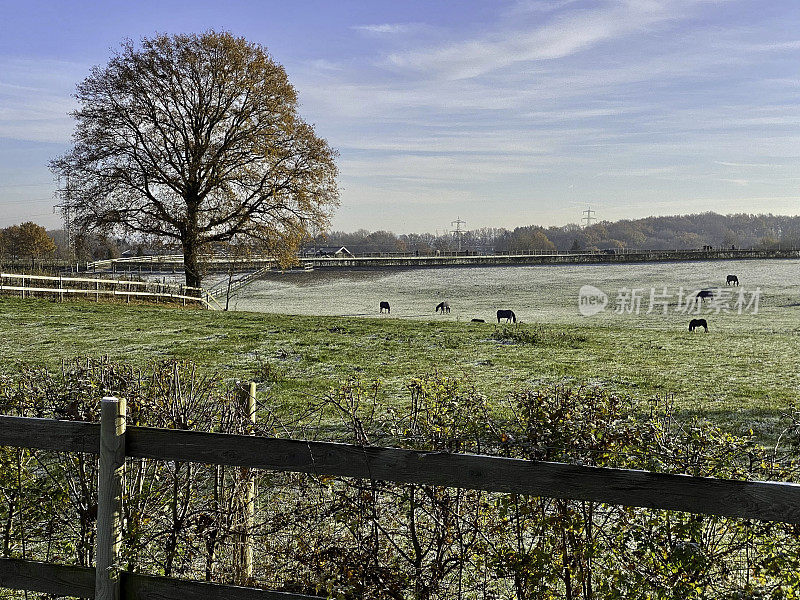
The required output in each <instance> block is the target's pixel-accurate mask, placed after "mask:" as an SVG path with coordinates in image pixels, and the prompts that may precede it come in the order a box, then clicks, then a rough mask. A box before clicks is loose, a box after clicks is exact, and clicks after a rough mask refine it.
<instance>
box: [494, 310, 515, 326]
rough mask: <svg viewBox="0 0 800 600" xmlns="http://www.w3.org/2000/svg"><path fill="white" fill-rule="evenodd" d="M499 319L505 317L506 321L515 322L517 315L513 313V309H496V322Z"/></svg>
mask: <svg viewBox="0 0 800 600" xmlns="http://www.w3.org/2000/svg"><path fill="white" fill-rule="evenodd" d="M500 319H505V320H506V323H516V322H517V315H515V314H514V311H513V310H502V309H500V310H498V311H497V322H498V323H499V322H500Z"/></svg>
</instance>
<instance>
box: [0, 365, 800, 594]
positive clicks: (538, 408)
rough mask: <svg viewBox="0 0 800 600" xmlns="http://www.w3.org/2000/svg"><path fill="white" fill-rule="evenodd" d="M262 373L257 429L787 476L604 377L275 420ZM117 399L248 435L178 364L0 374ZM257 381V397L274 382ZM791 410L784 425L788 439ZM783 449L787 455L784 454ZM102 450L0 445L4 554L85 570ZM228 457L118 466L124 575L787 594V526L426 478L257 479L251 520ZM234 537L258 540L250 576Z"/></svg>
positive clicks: (440, 382)
mask: <svg viewBox="0 0 800 600" xmlns="http://www.w3.org/2000/svg"><path fill="white" fill-rule="evenodd" d="M266 388H268V384H263V385H262V386H261V394H260V397H261V399H262V402H263V404H262V409H261V410H260V414H259V423H258V425H257V426H256V427H255V432H256V433H258V434H263V435H288V436H292V437H297V438H300V437H303V438H309V437H314V434H315V431H319V430H318V429H315V428H314V425H315V424H319V423H320V421H322V422H323V423H325V424H326V427H325V428H324V429H323V430H322V431H323V433H322V434H321V435H322V437H323V438H327V439H331V438H336V439H339V440H341V441H347V442H352V443H357V444H361V445H365V446H369V445H396V446H403V447H412V448H417V449H421V450H428V451H433V452H436V451H445V452H463V451H478V452H481V453H490V454H492V453H493V454H499V455H502V456H508V457H515V458H525V459H533V460H548V461H560V462H574V461H578V462H580V463H581V464H585V465H592V466H600V467H602V466H608V467H623V468H643V469H647V470H651V471H660V472H670V473H684V474H688V475H694V476H714V477H725V478H732V479H761V480H770V479H785V478H792V477H796V475H797V465H796V463H795V462H794V461H793V460H792V456H793V454H794V452H787V453H786V454H785V455H782V454H780V453H779V452H778V450H779V448H772V449H771V450H765V449H761V448H759V447H757V446H756V445H754V444H753V443H752V442H751V441H750V440H747V439H742V438H738V437H736V436H732V435H729V434H726V433H724V432H722V431H720V430H718V429H716V428H715V427H713V426H711V425H709V424H708V423H705V422H702V421H693V422H689V423H686V422H684V423H682V422H680V421H679V420H677V419H676V416H675V414H674V412H673V411H672V410H671V408H670V407H669V405H667V404H652V405H650V406H645V407H640V406H634V405H633V404H632V403H631V402H630V401H629V400H627V399H625V398H622V397H619V396H615V395H613V394H610V393H608V392H606V391H604V390H603V389H601V388H596V387H591V388H587V387H565V386H545V387H540V388H534V389H520V390H518V391H517V392H515V393H513V394H511V395H510V396H508V397H507V398H492V399H487V398H486V397H484V396H482V395H481V394H479V393H477V392H476V391H475V389H473V388H471V387H470V386H469V384H468V383H466V382H465V381H464V380H463V377H458V378H455V379H454V378H448V377H443V376H441V375H439V374H436V373H431V374H423V375H422V376H419V377H415V378H412V379H410V380H409V381H408V385H407V389H408V394H409V398H408V404H407V406H405V407H404V408H403V410H394V409H387V408H386V407H385V406H383V405H382V403H381V401H380V399H381V389H380V386H379V385H378V384H377V383H363V382H359V381H357V380H351V381H348V382H345V383H343V384H342V385H340V386H339V387H338V388H334V389H332V390H331V391H330V393H329V394H328V396H327V397H326V398H322V399H319V400H318V403H317V404H316V405H315V406H312V409H311V410H310V411H309V413H308V414H306V416H305V418H303V419H297V418H296V417H292V418H291V419H290V420H289V421H288V422H282V421H281V420H280V419H279V418H278V417H276V414H275V412H273V410H272V409H275V408H277V407H276V406H275V405H274V403H273V402H271V401H270V400H269V396H268V393H267V389H266ZM107 393H114V394H117V395H123V396H125V397H126V398H127V401H128V407H129V418H130V419H131V421H132V422H133V423H136V424H137V425H145V426H155V427H168V428H176V429H199V430H207V431H217V432H228V433H246V432H249V431H251V426H250V424H249V422H248V418H247V414H246V410H245V408H244V405H243V403H242V402H240V398H239V396H238V392H237V390H236V389H235V388H229V387H226V386H224V385H222V384H221V383H220V382H219V381H217V380H214V379H209V378H206V377H201V376H199V375H198V374H197V373H196V371H195V370H194V368H193V367H192V366H191V365H188V364H180V363H164V364H160V365H156V366H154V367H153V368H151V369H148V370H146V371H143V372H140V371H136V370H133V369H131V368H129V367H126V366H124V365H117V364H110V363H107V362H100V363H98V362H92V361H86V360H83V361H80V362H78V363H76V364H75V365H74V366H73V367H72V368H71V369H70V368H65V369H64V370H61V371H59V372H58V373H56V374H49V373H47V372H44V371H42V370H30V371H24V372H22V373H20V374H19V375H17V376H13V377H8V376H4V377H2V378H0V408H1V409H2V412H3V413H6V414H20V415H26V416H37V417H47V418H53V417H56V418H61V419H79V420H90V421H91V420H96V419H97V416H98V398H99V397H100V396H102V395H104V394H107ZM265 394H266V395H265ZM797 431H798V427H797V423H793V422H792V420H791V419H787V430H786V432H785V434H784V436H782V438H781V439H782V442H783V444H784V445H785V446H787V448H786V450H793V451H796V449H797V446H796V442H797V441H798V437H797ZM789 446H791V448H789ZM96 469H97V464H96V459H95V458H92V457H89V456H85V455H62V456H58V455H54V454H52V453H47V452H36V453H33V452H29V451H24V450H19V449H13V448H2V449H0V535H1V536H2V555H3V556H6V557H26V558H29V559H39V560H46V561H51V562H69V563H76V564H81V565H89V564H91V562H92V560H93V556H92V552H93V547H94V538H93V536H94V520H95V519H96V507H97V489H96V482H97V472H96ZM245 477H246V473H245V472H244V471H243V470H241V469H238V468H228V467H221V466H217V467H213V466H204V465H195V464H187V463H175V462H158V461H151V460H144V459H141V460H140V459H129V460H128V461H127V466H126V483H125V485H126V489H125V494H124V497H125V506H124V514H125V519H124V523H125V525H124V541H123V550H122V557H123V558H122V562H123V565H124V568H126V569H128V570H133V571H139V572H145V573H152V574H162V575H167V576H173V577H176V576H177V577H184V578H193V579H205V580H208V581H219V582H228V583H231V582H233V583H249V584H254V583H255V584H259V585H264V586H265V587H268V588H271V589H279V590H283V591H291V592H300V593H306V594H311V595H322V596H326V597H331V598H364V599H371V598H374V599H378V598H396V599H398V600H399V599H406V598H411V599H415V600H433V599H458V600H462V599H476V600H490V599H496V598H516V599H519V600H522V599H530V598H536V599H543V600H555V599H565V600H578V599H585V600H591V599H599V598H604V599H625V600H634V599H637V600H638V599H641V598H663V599H669V600H679V599H680V600H684V599H686V598H692V599H695V600H700V599H709V600H710V599H712V598H713V599H719V598H724V599H731V600H732V599H734V598H797V597H798V593H800V577H798V573H800V542H799V541H798V540H800V538H798V536H797V532H796V527H794V526H789V525H783V524H778V523H759V522H752V521H746V520H741V519H725V518H719V517H708V516H701V515H689V514H682V513H675V512H671V511H654V510H646V509H632V508H626V507H620V506H607V505H602V504H596V503H591V502H579V501H567V500H553V499H546V498H536V497H532V496H525V495H514V494H494V493H486V492H480V491H475V490H464V489H453V488H443V487H437V486H428V485H400V484H387V483H385V482H380V481H370V480H353V479H341V478H319V477H313V476H309V475H298V474H279V473H259V474H258V475H257V478H258V479H257V489H258V499H257V505H258V511H257V514H256V518H255V519H254V520H253V521H252V522H250V525H249V526H250V527H251V528H250V529H249V530H248V529H245V527H246V526H247V523H248V521H246V520H245V519H244V518H243V504H244V498H245V489H246V485H245V481H246V479H245ZM245 534H249V536H250V537H251V538H252V539H253V542H254V544H255V553H254V555H255V570H254V572H253V573H252V579H249V580H248V578H247V573H246V572H245V571H244V570H243V563H242V560H241V555H242V542H243V539H244V536H245Z"/></svg>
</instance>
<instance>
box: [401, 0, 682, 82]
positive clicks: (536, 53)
mask: <svg viewBox="0 0 800 600" xmlns="http://www.w3.org/2000/svg"><path fill="white" fill-rule="evenodd" d="M692 4H693V3H692V2H687V1H675V0H673V1H671V2H668V1H663V2H656V1H651V0H638V1H633V0H631V1H623V2H610V3H607V2H604V3H601V4H600V5H599V6H598V7H597V8H594V9H574V10H568V11H565V12H562V13H559V14H557V15H555V16H553V17H552V18H551V19H550V20H549V21H547V22H546V23H544V24H537V25H534V26H532V27H529V28H519V29H516V30H510V31H508V30H506V31H502V32H497V31H496V32H493V33H491V34H488V35H486V36H484V37H479V38H475V39H470V40H464V41H456V42H451V43H448V44H444V45H440V46H435V47H431V48H425V49H420V50H411V51H406V52H396V53H393V54H391V55H389V56H388V58H387V63H388V64H389V65H392V66H394V67H396V68H401V69H411V70H416V71H420V72H425V73H433V74H437V75H438V76H440V77H443V78H445V79H463V78H470V77H478V76H481V75H485V74H487V73H490V72H492V71H496V70H498V69H503V68H505V67H508V66H510V65H514V64H519V63H524V62H533V61H549V60H555V59H559V58H565V57H568V56H571V55H573V54H576V53H578V52H581V51H584V50H587V49H589V48H592V47H594V46H596V45H598V44H600V43H603V42H606V41H610V40H615V39H618V38H621V37H623V36H626V35H630V34H632V33H635V32H640V31H643V30H644V29H645V28H650V27H654V26H657V25H658V24H660V23H664V22H668V21H675V20H678V19H680V18H681V16H682V15H683V14H684V12H685V10H686V9H687V7H689V6H691V5H692Z"/></svg>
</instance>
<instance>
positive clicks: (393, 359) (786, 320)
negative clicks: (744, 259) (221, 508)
mask: <svg viewBox="0 0 800 600" xmlns="http://www.w3.org/2000/svg"><path fill="white" fill-rule="evenodd" d="M765 310H766V312H765V313H763V314H759V315H752V316H750V317H749V318H744V317H741V316H740V317H739V319H740V320H739V321H733V319H734V317H736V315H733V316H730V317H729V321H728V322H725V321H723V320H722V319H717V321H716V322H715V321H714V320H712V329H711V332H710V333H708V334H705V333H694V334H690V333H689V332H688V331H687V330H686V323H685V322H684V321H685V320H684V319H681V320H680V321H678V320H677V319H676V320H675V321H674V324H673V326H672V327H668V326H667V325H666V324H665V322H664V320H663V319H661V318H658V317H657V316H647V315H640V316H639V317H636V318H632V319H629V320H624V319H619V320H617V321H614V320H613V319H611V318H610V317H609V318H606V319H597V320H592V319H580V318H576V320H575V322H574V323H571V324H565V323H556V324H551V323H550V324H549V323H522V324H517V325H512V326H506V327H504V326H499V327H498V326H497V325H496V324H493V323H471V322H465V321H452V320H445V319H441V318H439V319H437V318H435V317H434V316H433V315H432V316H431V317H430V318H426V319H396V318H378V317H377V316H376V317H333V316H289V315H279V314H268V313H247V312H227V313H225V312H214V311H205V310H198V309H182V308H170V307H163V306H150V305H125V304H107V303H99V304H95V303H92V302H82V301H79V302H63V303H58V302H52V301H47V300H21V299H12V298H3V299H0V339H2V343H1V345H0V347H2V356H3V361H2V366H0V371H2V373H5V374H8V373H11V372H13V371H15V370H17V369H19V368H20V367H21V366H22V365H35V366H47V367H51V368H56V367H60V366H61V364H62V362H63V361H70V360H74V359H79V358H80V357H85V356H90V357H100V356H106V355H107V356H109V357H111V358H112V359H115V360H121V361H126V362H129V363H132V364H135V365H145V364H147V363H148V362H149V361H153V360H161V359H170V358H178V359H185V360H191V361H194V362H195V363H197V364H198V365H199V367H200V369H201V370H202V371H203V372H204V373H206V374H212V373H213V374H218V375H219V376H221V377H223V378H224V379H229V380H233V379H241V380H255V381H258V382H259V390H260V391H261V392H262V394H263V399H264V401H265V402H268V403H270V404H272V405H274V406H275V407H279V408H280V409H281V410H282V411H288V412H295V413H299V412H302V411H303V409H304V408H306V407H307V406H308V405H309V404H311V403H313V402H314V401H315V400H317V399H320V398H322V397H324V395H325V394H326V392H327V391H328V390H329V389H330V388H331V387H333V386H336V385H337V384H339V383H341V382H342V381H345V380H347V379H349V378H353V377H355V378H359V379H361V380H363V381H366V382H372V381H379V382H380V384H381V386H380V389H381V395H380V400H381V402H382V403H385V405H387V406H389V405H394V406H399V407H402V406H403V405H404V404H405V403H406V402H407V399H408V394H407V393H406V390H405V386H406V384H407V382H408V381H409V379H410V378H412V377H414V376H418V375H422V374H424V373H428V372H431V371H433V370H438V371H439V372H440V373H442V374H445V375H451V376H454V377H458V378H460V379H463V380H464V381H466V382H468V383H470V384H472V385H474V386H475V387H476V388H477V390H478V391H480V392H481V393H483V394H484V395H486V396H487V397H489V398H491V399H493V400H495V401H497V402H500V401H501V400H502V398H503V397H504V396H505V395H506V394H507V393H508V392H509V391H511V390H514V389H519V388H523V387H527V386H536V385H539V384H541V383H548V382H556V381H568V382H571V383H575V384H581V383H587V384H598V385H603V386H606V387H608V388H610V389H612V390H614V391H617V392H620V393H623V394H629V395H631V396H633V397H634V398H636V399H638V400H642V401H646V400H648V399H651V398H655V397H662V398H663V397H664V396H671V397H673V398H674V402H675V404H676V406H677V407H678V409H679V410H680V411H681V412H683V413H685V414H689V415H700V416H704V417H707V418H709V419H710V420H712V421H714V422H716V423H718V424H720V425H723V426H731V427H732V428H733V429H735V430H745V431H746V430H748V429H750V428H753V429H755V430H756V433H757V434H758V433H759V431H760V430H762V431H761V434H763V435H765V436H767V437H769V438H771V437H773V435H774V433H775V427H776V426H777V425H776V419H778V418H779V417H780V416H781V415H782V414H785V413H787V412H788V411H790V410H791V408H792V406H793V405H794V404H795V403H796V401H797V400H798V390H799V389H800V388H798V385H799V384H800V377H798V373H799V372H800V336H799V335H798V334H797V331H798V326H800V319H797V318H796V317H795V316H794V314H793V311H794V310H795V309H794V308H792V307H786V306H778V305H775V306H774V307H773V308H768V309H765ZM770 314H772V316H771V317H770ZM757 317H758V318H760V319H762V326H759V327H749V326H748V325H747V324H748V322H749V321H750V320H754V319H756V318H757ZM717 322H719V323H717ZM766 322H772V323H773V326H772V327H766V326H764V325H763V323H766Z"/></svg>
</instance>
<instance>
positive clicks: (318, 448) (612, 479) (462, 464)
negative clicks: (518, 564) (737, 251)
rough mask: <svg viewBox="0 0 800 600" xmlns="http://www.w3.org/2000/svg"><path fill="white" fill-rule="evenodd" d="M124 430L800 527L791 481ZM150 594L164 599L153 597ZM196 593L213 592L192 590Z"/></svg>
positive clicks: (300, 468) (162, 444) (195, 449)
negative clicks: (722, 477) (751, 479)
mask: <svg viewBox="0 0 800 600" xmlns="http://www.w3.org/2000/svg"><path fill="white" fill-rule="evenodd" d="M105 426H106V427H108V425H105ZM101 428H102V426H101V425H98V424H94V423H86V422H79V421H54V420H49V419H34V418H25V417H11V416H0V445H5V446H15V447H24V448H34V449H41V450H52V451H59V452H86V453H92V454H98V453H100V452H101V444H100V441H101ZM123 435H124V449H125V450H124V452H125V456H127V457H133V458H148V459H155V460H166V461H187V462H196V463H203V464H221V465H231V466H239V467H246V468H251V469H263V470H270V471H284V472H295V473H309V474H314V475H322V476H336V477H354V478H360V479H371V480H380V481H387V482H394V483H413V484H424V485H438V486H447V487H458V488H465V489H478V490H485V491H490V492H500V493H514V494H530V495H535V496H542V497H553V498H565V499H573V500H586V501H592V502H602V503H607V504H619V505H625V506H636V507H646V508H655V509H666V510H678V511H685V512H690V513H699V514H708V515H718V516H725V517H738V518H745V519H758V520H768V521H780V522H786V523H795V524H798V523H800V485H798V484H793V483H782V482H760V481H737V480H726V479H715V478H709V477H690V476H686V475H673V474H668V473H654V472H648V471H637V470H630V469H609V468H598V467H587V466H581V465H572V464H564V463H552V462H543V461H528V460H521V459H512V458H502V457H494V456H484V455H474V454H452V453H446V452H425V451H418V450H405V449H399V448H385V447H374V446H357V445H352V444H340V443H332V442H314V441H304V440H292V439H279V438H270V437H259V436H250V435H233V434H219V433H205V432H197V431H188V430H167V429H155V428H149V427H128V428H127V430H125V432H124V434H123ZM15 564H16V563H15ZM3 565H6V566H3ZM8 568H9V567H8V566H7V563H6V562H3V561H0V586H3V585H6V584H5V583H4V582H8V581H11V582H13V581H17V580H16V579H13V577H12V578H11V579H8V578H7V576H5V575H3V573H6V572H9V571H7V569H8ZM20 568H22V567H20ZM70 568H71V567H70ZM54 572H55V571H54ZM64 572H65V573H66V571H64ZM8 577H11V576H8ZM17 577H19V576H17ZM126 577H129V578H130V577H133V578H134V579H131V581H138V580H137V579H136V577H139V576H138V575H137V576H133V575H126ZM151 579H152V578H151ZM148 581H149V580H148ZM170 581H173V580H170ZM142 585H144V584H142ZM148 585H151V584H150V583H148ZM152 585H155V584H152ZM164 585H167V584H166V583H164ZM170 585H172V584H170ZM174 585H175V586H178V585H179V584H178V583H175V584H174ZM180 585H183V584H182V583H181V584H180ZM193 585H195V584H193ZM196 585H200V584H196ZM203 585H206V584H203ZM37 589H38V588H37ZM176 589H177V588H176ZM187 589H188V588H187ZM198 589H199V588H198ZM203 589H206V588H203ZM208 589H211V588H208ZM215 589H216V588H215ZM238 589H245V588H238ZM127 593H129V592H125V594H127ZM175 593H176V594H177V595H175V596H174V597H175V598H178V596H180V595H181V594H183V595H185V593H186V592H178V591H176V592H175ZM237 593H238V592H237ZM241 593H242V594H245V595H243V596H237V595H232V596H228V595H227V594H226V595H225V596H224V597H225V598H238V597H241V598H243V599H244V598H250V597H253V598H255V596H248V595H246V594H249V593H250V592H241ZM154 594H155V593H154ZM124 597H128V596H127V595H124ZM151 597H163V598H167V597H173V596H166V595H165V596H160V595H158V594H155V595H154V596H151ZM197 597H198V598H210V597H212V596H205V595H202V594H201V595H198V596H197ZM213 597H214V598H221V597H223V596H213ZM272 597H273V596H263V595H262V596H259V598H272ZM274 597H275V598H278V597H280V598H300V597H301V596H291V595H282V596H274Z"/></svg>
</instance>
